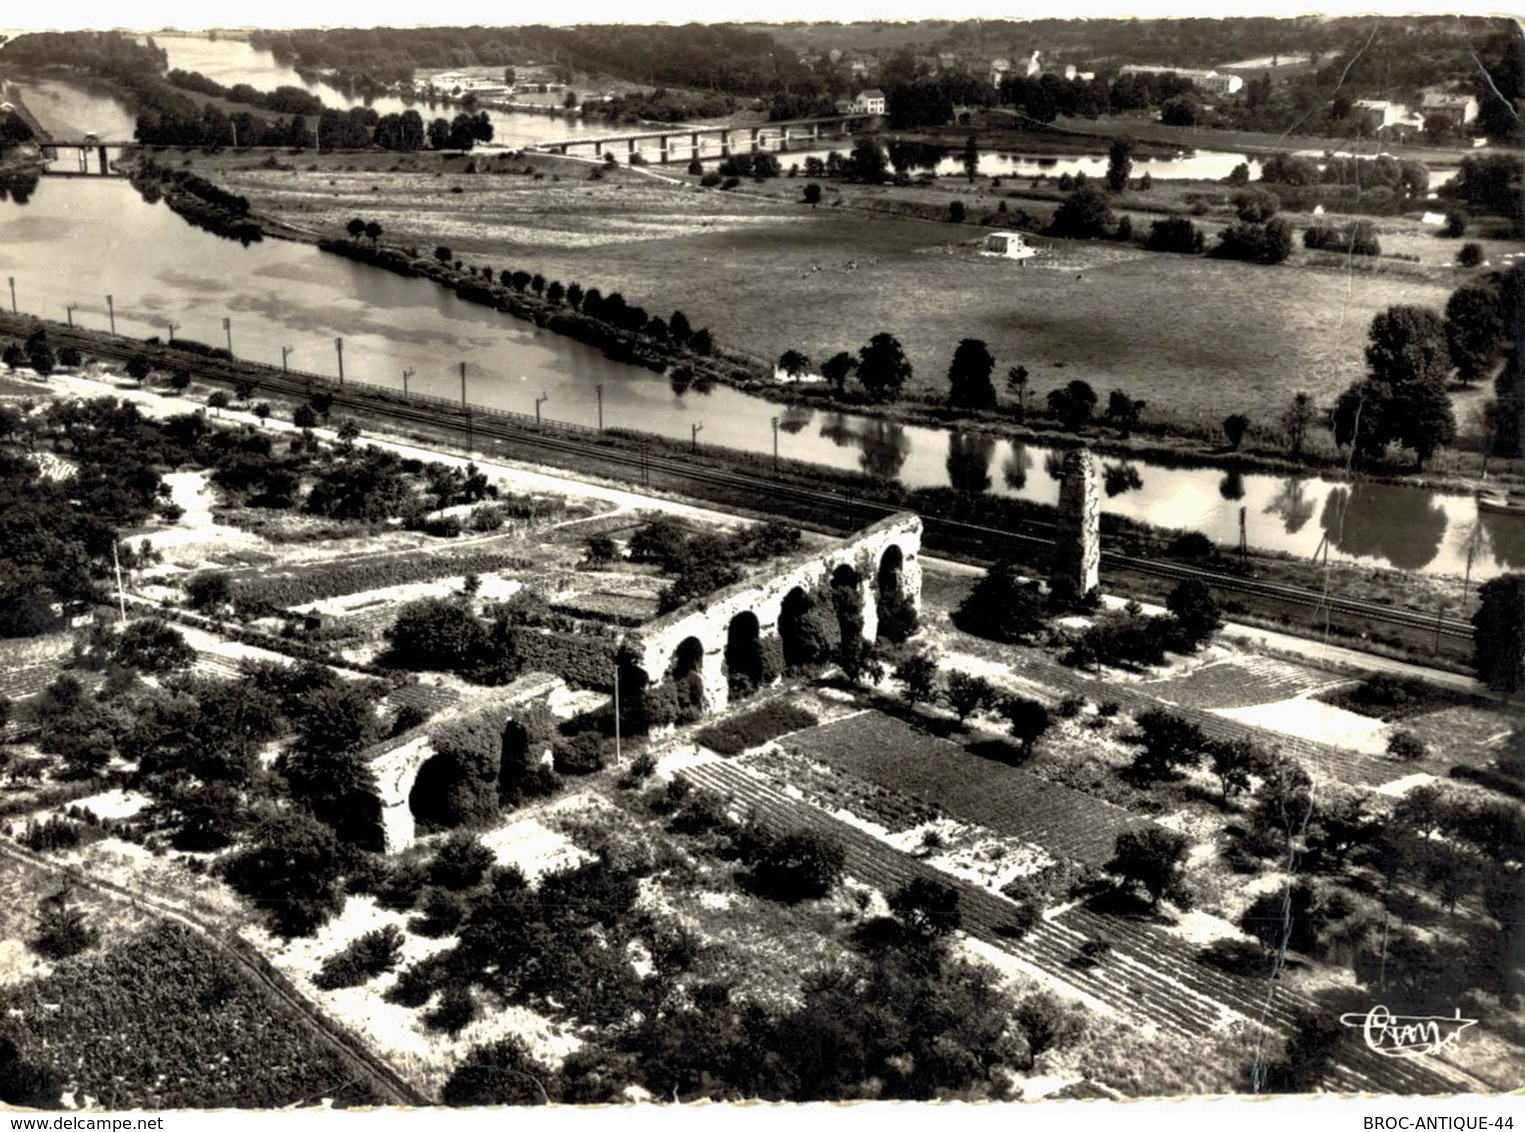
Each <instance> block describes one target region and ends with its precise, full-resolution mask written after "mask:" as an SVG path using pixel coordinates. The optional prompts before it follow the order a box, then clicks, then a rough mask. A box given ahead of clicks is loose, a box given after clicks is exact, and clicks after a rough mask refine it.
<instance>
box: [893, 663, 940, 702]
mask: <svg viewBox="0 0 1525 1132" xmlns="http://www.w3.org/2000/svg"><path fill="white" fill-rule="evenodd" d="M894 676H895V679H896V680H898V681H900V684H901V688H902V691H901V695H902V696H903V697H904V699H905V702H906V703H908V704H910V705H911V706H912V707H914V706H915V705H917V704H919V703H930V702H932V701H933V700H934V699H936V697H937V658H936V657H934V656H933V655H932V654H931V653H929V652H914V653H912V654H911V655H910V656H908V657H906V658H905V659H904V660H902V661H901V662H900V663H899V664H897V665H896V666H895V672H894Z"/></svg>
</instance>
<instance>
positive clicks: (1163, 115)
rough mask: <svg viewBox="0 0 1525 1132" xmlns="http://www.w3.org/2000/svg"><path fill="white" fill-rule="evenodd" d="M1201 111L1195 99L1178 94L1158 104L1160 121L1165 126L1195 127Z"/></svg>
mask: <svg viewBox="0 0 1525 1132" xmlns="http://www.w3.org/2000/svg"><path fill="white" fill-rule="evenodd" d="M1201 110H1202V107H1201V105H1200V104H1199V103H1198V102H1197V100H1196V99H1195V98H1192V97H1191V96H1189V95H1185V94H1180V95H1177V96H1175V97H1174V98H1167V99H1166V100H1165V101H1164V102H1162V103H1160V121H1161V122H1163V123H1164V124H1165V125H1167V126H1195V125H1196V124H1197V116H1198V115H1199V114H1200V113H1201Z"/></svg>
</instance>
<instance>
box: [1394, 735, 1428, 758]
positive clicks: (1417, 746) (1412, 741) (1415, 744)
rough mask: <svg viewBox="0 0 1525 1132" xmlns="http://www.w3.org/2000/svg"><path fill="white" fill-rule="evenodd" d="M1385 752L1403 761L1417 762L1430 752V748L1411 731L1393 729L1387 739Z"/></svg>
mask: <svg viewBox="0 0 1525 1132" xmlns="http://www.w3.org/2000/svg"><path fill="white" fill-rule="evenodd" d="M1387 753H1388V754H1389V755H1391V756H1393V758H1395V759H1402V760H1403V761H1404V762H1418V761H1419V760H1420V759H1422V758H1424V757H1425V756H1426V755H1428V754H1429V753H1430V749H1429V747H1427V746H1426V745H1425V743H1424V740H1423V739H1421V738H1419V736H1417V735H1415V734H1414V733H1413V732H1412V731H1394V732H1393V734H1392V737H1391V738H1390V739H1388V741H1387Z"/></svg>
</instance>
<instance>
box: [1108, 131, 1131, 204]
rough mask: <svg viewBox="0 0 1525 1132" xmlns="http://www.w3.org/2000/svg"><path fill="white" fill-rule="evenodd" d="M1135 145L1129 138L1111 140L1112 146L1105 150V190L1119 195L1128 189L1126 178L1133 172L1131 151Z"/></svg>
mask: <svg viewBox="0 0 1525 1132" xmlns="http://www.w3.org/2000/svg"><path fill="white" fill-rule="evenodd" d="M1134 148H1135V144H1134V142H1133V140H1132V139H1131V138H1121V137H1120V138H1113V139H1112V144H1111V146H1110V147H1109V148H1108V150H1107V190H1108V191H1109V192H1114V193H1120V192H1122V191H1123V190H1124V189H1126V188H1127V187H1128V176H1129V174H1131V173H1132V172H1133V150H1134Z"/></svg>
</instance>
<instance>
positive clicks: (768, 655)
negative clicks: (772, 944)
mask: <svg viewBox="0 0 1525 1132" xmlns="http://www.w3.org/2000/svg"><path fill="white" fill-rule="evenodd" d="M921 531H922V524H921V519H920V518H919V517H918V516H916V515H912V514H900V515H893V516H891V517H889V518H887V519H883V520H881V521H880V522H877V523H875V524H873V525H872V526H869V527H866V528H864V529H863V530H862V531H859V532H858V533H857V534H855V535H852V536H850V537H848V538H846V539H843V540H842V541H840V542H838V543H836V544H835V545H833V546H830V547H827V548H825V549H820V550H809V551H802V552H800V553H798V554H793V555H790V556H788V557H785V558H782V559H777V560H774V561H772V562H769V563H766V564H764V566H763V567H762V569H761V570H760V571H758V572H757V573H755V574H753V575H752V576H750V577H747V578H745V579H744V580H742V581H740V582H738V583H736V584H735V585H733V586H729V587H726V588H725V589H721V590H718V591H716V592H715V593H712V594H708V595H706V596H705V597H702V598H698V599H696V600H694V601H692V602H690V603H689V604H688V605H685V606H683V607H682V608H681V609H677V610H674V611H673V612H672V613H669V614H667V615H666V616H664V617H660V618H658V619H657V620H655V621H651V622H648V623H647V624H645V625H643V626H642V627H641V628H639V629H637V630H633V631H632V632H631V633H630V634H628V635H627V637H626V639H625V641H624V645H623V648H622V649H621V651H620V656H621V661H620V665H619V675H618V680H619V685H620V689H621V694H622V695H624V696H632V695H637V696H638V695H641V694H643V693H644V692H645V691H646V690H648V689H652V688H656V689H659V690H660V689H661V688H662V687H663V686H664V685H669V686H677V685H680V684H681V685H682V687H683V689H684V692H685V695H686V697H687V699H686V701H685V702H686V703H687V704H688V705H689V709H690V714H689V716H688V718H695V717H696V716H702V715H710V714H714V713H716V712H719V711H723V710H724V709H725V708H726V707H727V706H728V705H729V704H730V702H731V688H732V685H733V682H737V686H738V687H749V688H751V687H759V686H763V685H766V684H768V683H771V682H773V681H776V680H777V679H778V678H779V677H780V675H781V674H782V671H783V668H784V667H785V665H786V664H789V663H792V662H793V661H794V660H795V659H797V658H798V656H799V654H800V651H801V650H803V649H808V648H810V647H811V641H810V640H807V639H805V638H806V637H807V636H808V635H809V634H808V630H807V628H806V623H807V622H808V620H809V618H810V617H812V616H813V617H815V618H816V619H817V622H818V623H819V622H820V620H821V619H823V618H824V619H825V620H826V621H828V622H829V623H832V624H833V625H834V627H835V629H836V632H837V633H838V634H840V633H844V632H856V633H857V634H859V635H861V637H862V638H863V639H864V640H865V641H870V642H871V641H874V640H876V639H877V638H878V637H879V636H880V633H881V629H884V628H887V627H889V626H890V624H891V623H892V622H894V621H895V620H896V619H897V618H898V619H904V618H905V617H906V616H907V615H908V614H915V613H918V612H919V610H920V604H921ZM826 635H827V636H828V637H829V636H830V633H829V632H828V633H827V634H826ZM819 640H820V637H819V636H818V637H817V638H816V641H817V643H819ZM610 677H611V686H612V684H613V681H614V679H615V673H614V671H613V670H612V666H611V672H610ZM564 689H565V684H564V683H563V681H562V680H561V679H560V678H559V677H557V676H552V675H548V674H545V673H533V674H530V675H526V676H523V677H521V678H519V679H518V680H515V681H514V682H513V683H512V684H510V685H508V686H507V687H505V688H502V689H498V690H495V691H494V692H492V693H490V694H488V695H484V696H481V697H476V698H474V699H472V700H470V701H468V702H467V703H465V704H463V705H460V706H459V707H457V708H455V709H452V710H451V711H449V712H446V713H444V714H442V715H441V716H439V717H436V719H435V720H434V721H431V723H430V724H428V725H426V726H425V727H423V728H421V729H418V730H416V731H414V732H410V733H407V734H404V735H402V736H399V737H398V738H397V739H395V740H392V741H390V742H388V743H385V744H382V745H380V746H378V747H375V748H373V749H372V750H371V752H370V753H369V762H370V767H371V770H372V772H373V773H374V775H375V778H376V782H377V790H376V795H375V796H374V797H371V798H366V799H365V800H364V803H363V804H364V806H365V808H366V809H367V810H368V811H370V813H371V814H372V815H373V816H374V818H375V821H376V824H377V825H379V827H380V828H381V829H382V831H383V832H384V840H385V847H386V849H387V850H389V851H396V850H398V849H402V848H404V847H406V846H407V845H409V844H410V843H411V842H412V841H413V839H414V837H415V836H416V831H417V825H418V823H419V821H420V820H423V821H424V822H426V823H428V822H430V819H431V814H430V812H429V809H430V805H431V794H432V790H431V783H432V782H434V781H435V780H436V778H437V772H439V771H440V769H441V768H439V767H438V766H437V765H436V764H439V763H440V762H441V760H442V759H443V758H444V756H442V755H441V754H439V753H438V752H437V751H435V749H434V747H433V745H432V744H431V741H430V734H431V733H432V732H434V731H435V730H436V729H437V727H438V726H439V724H441V723H443V722H445V721H447V720H448V719H450V718H461V717H462V716H464V715H466V714H471V715H475V716H476V717H478V718H480V717H481V716H482V715H483V714H484V713H485V714H487V715H488V716H489V717H490V720H491V723H492V726H493V727H494V729H495V730H500V731H501V733H502V736H503V739H502V747H503V753H504V754H505V755H507V754H511V755H513V756H516V757H522V756H524V755H525V754H529V755H530V756H531V757H532V758H536V759H538V758H539V757H540V755H541V754H542V753H541V752H533V751H527V748H528V747H529V746H530V745H531V743H532V740H531V738H530V732H529V731H527V730H526V727H525V726H524V724H523V723H522V722H521V721H522V720H526V719H527V718H529V717H530V716H531V715H533V714H534V713H535V712H537V711H539V712H541V713H544V711H545V708H546V705H547V704H548V703H550V702H551V701H553V700H554V699H555V697H556V695H557V693H558V692H560V691H564ZM499 759H500V762H501V761H502V759H503V755H500V756H499Z"/></svg>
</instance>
